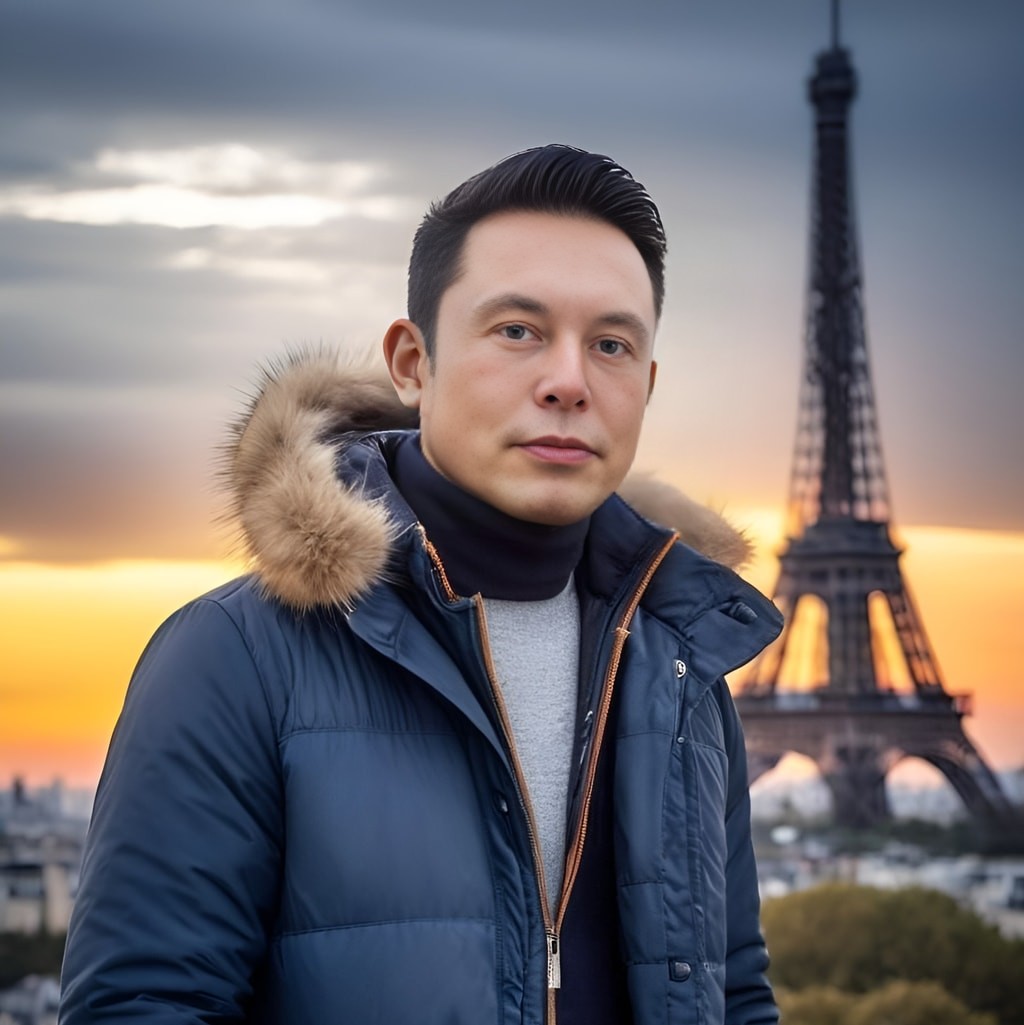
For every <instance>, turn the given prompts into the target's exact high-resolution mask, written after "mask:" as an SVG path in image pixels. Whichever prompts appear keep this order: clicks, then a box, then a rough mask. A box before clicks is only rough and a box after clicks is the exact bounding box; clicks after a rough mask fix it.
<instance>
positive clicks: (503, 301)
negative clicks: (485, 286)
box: [473, 292, 549, 319]
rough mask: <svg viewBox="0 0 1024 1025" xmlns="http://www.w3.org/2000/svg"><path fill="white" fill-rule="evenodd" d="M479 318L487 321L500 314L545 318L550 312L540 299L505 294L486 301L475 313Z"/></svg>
mask: <svg viewBox="0 0 1024 1025" xmlns="http://www.w3.org/2000/svg"><path fill="white" fill-rule="evenodd" d="M473 312H474V314H475V315H476V316H477V317H480V318H482V319H486V318H487V317H493V316H496V315H497V314H499V313H535V314H537V315H538V316H545V315H546V314H547V313H548V312H549V310H548V307H547V306H545V305H544V303H542V302H541V301H540V300H539V299H531V298H530V297H529V296H528V295H520V294H519V293H518V292H504V293H502V294H501V295H496V296H494V297H493V298H491V299H485V300H484V301H483V302H482V303H480V305H479V306H477V308H476V309H475V310H474V311H473Z"/></svg>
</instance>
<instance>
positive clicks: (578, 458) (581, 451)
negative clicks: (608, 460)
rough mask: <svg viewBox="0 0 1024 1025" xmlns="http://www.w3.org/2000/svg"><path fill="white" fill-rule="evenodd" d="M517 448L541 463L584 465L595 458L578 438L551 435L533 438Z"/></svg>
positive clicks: (591, 451)
mask: <svg viewBox="0 0 1024 1025" xmlns="http://www.w3.org/2000/svg"><path fill="white" fill-rule="evenodd" d="M519 447H520V448H521V449H523V451H524V452H528V453H529V454H530V455H531V456H533V457H534V458H535V459H539V460H541V461H542V462H545V463H560V464H562V465H566V466H573V465H577V464H579V463H586V462H589V461H590V460H591V459H593V458H595V457H596V456H597V453H596V452H595V451H594V450H593V449H592V448H591V447H590V446H589V445H587V443H586V442H584V441H580V439H579V438H560V437H557V436H555V435H551V434H548V435H545V436H544V437H542V438H533V439H531V440H530V441H527V442H524V443H523V444H521V445H520V446H519Z"/></svg>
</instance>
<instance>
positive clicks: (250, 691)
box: [60, 382, 780, 1025]
mask: <svg viewBox="0 0 1024 1025" xmlns="http://www.w3.org/2000/svg"><path fill="white" fill-rule="evenodd" d="M271 384H272V386H274V383H273V382H272V383H271ZM271 390H272V389H271ZM300 405H302V403H300ZM306 407H308V409H309V410H313V411H314V414H315V415H314V418H313V421H312V423H311V424H306V425H305V426H304V427H302V428H301V430H300V429H298V428H296V433H295V434H294V436H292V435H291V434H288V432H287V431H286V432H285V436H284V437H282V435H281V433H280V432H279V431H278V432H276V433H275V432H273V431H272V432H271V434H270V435H268V437H272V439H273V443H274V444H275V445H277V446H279V447H283V449H284V450H286V451H285V454H284V455H283V456H282V457H281V458H287V460H289V461H290V462H294V460H295V458H296V454H295V452H294V451H292V446H293V443H294V445H296V446H298V447H299V448H301V449H302V452H303V453H304V454H305V455H309V454H310V453H312V455H313V456H317V457H320V456H322V455H323V452H325V451H326V452H327V453H329V456H330V458H329V460H328V461H327V462H326V463H324V462H323V460H322V459H321V462H320V463H316V464H315V466H314V470H312V471H310V472H311V473H312V474H313V476H314V477H315V476H316V474H317V473H320V474H321V475H322V474H323V473H328V474H329V475H330V477H331V478H332V480H333V479H334V475H335V474H337V475H338V477H337V479H338V480H339V481H341V482H342V487H341V488H337V485H334V486H335V487H336V488H337V490H338V491H339V495H340V498H339V500H340V501H342V502H344V503H349V502H351V503H353V508H355V509H356V510H357V512H356V513H354V515H356V516H362V517H364V518H365V517H367V516H369V518H370V520H372V521H373V522H364V523H361V524H360V525H359V529H360V530H364V529H365V530H366V531H369V532H370V533H371V534H372V533H373V532H374V531H376V532H377V535H378V537H379V538H381V539H383V547H382V548H381V551H380V552H378V553H376V555H374V554H373V553H370V554H369V555H368V554H367V542H366V538H365V537H364V536H361V539H360V542H359V549H358V551H357V553H356V554H357V555H359V557H360V558H363V559H364V562H363V563H362V564H360V565H358V566H356V567H355V568H354V569H353V566H352V563H353V559H354V556H353V555H352V553H351V552H346V551H345V550H344V544H341V542H340V541H339V538H338V537H336V536H334V535H333V534H329V536H325V535H324V534H323V532H322V531H321V533H320V534H318V535H316V536H314V533H315V532H314V533H310V532H309V531H307V532H306V533H302V531H301V530H299V529H298V528H295V529H292V530H291V533H290V535H289V536H288V537H287V538H285V539H284V540H283V541H282V539H281V538H280V537H279V536H278V535H277V534H275V533H274V529H276V527H275V526H272V528H271V529H270V530H269V531H268V530H267V529H266V528H265V527H264V526H260V521H261V518H264V519H266V521H267V522H269V523H271V524H272V525H278V524H279V523H280V521H281V512H282V510H281V507H280V505H279V504H277V505H275V503H280V502H286V503H287V502H294V501H295V500H296V499H295V491H296V487H299V488H301V485H295V484H294V483H291V484H288V485H287V486H286V487H284V488H283V490H281V489H279V490H277V491H275V490H274V487H275V486H276V483H277V482H272V481H269V480H268V477H267V476H265V475H264V470H260V471H259V472H258V473H256V475H255V476H254V478H253V479H252V481H248V480H243V481H242V486H241V492H242V493H243V494H242V497H241V498H240V503H241V505H242V506H243V508H240V512H241V514H242V517H243V521H245V522H246V529H247V530H248V532H249V537H250V541H251V542H252V543H253V546H254V548H255V549H256V551H255V553H254V554H255V555H256V556H257V558H258V560H259V567H260V572H259V573H258V574H257V575H254V576H251V577H246V578H242V579H240V580H237V581H235V582H233V583H230V584H228V585H226V586H224V587H222V588H220V589H219V590H217V591H215V592H213V593H211V594H208V595H206V596H205V597H203V598H200V599H198V600H197V601H195V602H193V603H191V604H190V605H188V606H186V607H185V608H184V609H182V610H181V611H179V612H178V613H176V614H175V615H174V616H172V617H171V619H170V620H168V622H167V623H165V624H164V625H163V626H162V627H161V628H160V630H159V631H158V633H157V634H156V636H155V637H154V638H153V640H152V642H151V643H150V645H149V647H148V648H147V650H146V652H145V653H144V655H143V657H142V659H141V661H140V664H139V666H138V669H137V671H136V673H135V676H134V677H133V680H132V683H131V686H130V688H129V691H128V696H127V699H126V702H125V707H124V710H123V713H122V715H121V718H120V720H119V722H118V725H117V728H116V730H115V734H114V737H113V740H112V743H111V748H110V753H109V756H108V760H107V764H106V766H105V769H104V772H103V777H102V780H101V784H100V788H99V792H98V795H97V799H96V805H95V810H94V818H93V822H92V826H91V830H90V837H89V842H88V847H87V852H86V858H85V862H84V866H83V873H82V880H81V886H80V890H79V895H78V899H77V902H76V906H75V910H74V916H73V920H72V924H71V930H70V934H69V941H68V948H67V954H66V959H65V966H64V975H63V997H62V1011H61V1019H60V1020H61V1022H63V1023H64V1025H85V1023H95V1022H115V1021H134V1020H139V1021H142V1020H144V1021H146V1022H150V1023H154V1025H156V1023H167V1025H170V1023H172V1022H173V1023H186V1022H242V1021H246V1022H273V1023H277V1025H306V1023H310V1025H313V1023H316V1025H323V1023H333V1022H337V1023H342V1022H344V1023H348V1022H352V1023H371V1022H381V1023H396V1025H397V1023H406V1022H408V1023H416V1025H435V1023H436V1025H441V1023H446V1025H448V1023H450V1025H490V1023H495V1025H497V1023H505V1025H512V1023H517V1025H518V1023H521V1022H522V1023H535V1025H540V1023H542V1022H546V1021H547V1022H550V1021H551V1020H552V1016H553V1015H552V1009H551V1007H550V1006H549V1004H550V1003H551V1001H550V1000H549V996H550V994H551V992H552V991H550V990H549V986H548V982H549V973H550V971H551V968H552V963H553V959H552V957H551V956H550V951H551V948H552V947H553V946H555V945H556V944H557V936H554V935H549V934H556V933H557V923H552V922H550V921H546V919H547V918H548V916H547V912H546V911H545V910H544V909H543V906H542V901H541V899H540V894H539V884H538V876H537V871H536V870H535V857H534V851H533V842H532V837H531V830H530V822H529V818H528V815H527V812H526V807H525V804H524V801H523V799H522V797H521V792H520V788H519V784H518V780H517V775H516V772H515V762H514V757H513V756H512V754H511V752H510V747H509V743H508V740H507V737H506V735H505V729H504V725H503V717H502V712H501V705H500V699H497V698H496V696H495V693H494V685H493V681H492V679H491V674H490V673H489V671H488V657H487V645H486V623H485V619H484V617H483V614H482V605H481V602H480V600H479V599H478V598H477V599H473V598H460V597H458V596H455V595H453V594H452V593H451V592H450V589H449V588H448V587H447V585H446V581H445V578H444V574H443V567H441V566H440V564H439V562H438V560H437V558H436V555H435V553H433V551H432V549H431V546H430V544H429V541H428V540H427V539H426V538H425V537H424V535H423V533H422V531H421V530H420V529H419V528H418V526H417V525H416V523H415V521H414V520H413V518H412V514H411V511H410V510H409V509H408V507H407V506H406V505H405V503H404V502H403V501H402V500H401V498H400V496H398V494H397V492H395V491H394V489H393V487H392V485H391V483H390V478H389V476H388V458H389V452H390V451H391V449H392V447H393V444H394V442H395V439H396V435H394V434H388V433H383V434H376V435H366V436H362V437H360V438H358V439H354V438H351V437H348V438H344V439H343V438H341V437H340V436H338V435H337V434H336V433H334V434H332V433H331V431H332V430H335V431H336V428H337V427H338V425H337V424H336V423H328V424H326V425H325V423H324V422H323V417H322V411H323V407H324V403H322V402H319V401H310V402H306V403H305V405H304V408H306ZM274 415H275V416H276V415H277V414H274ZM285 418H286V421H287V426H288V429H289V430H291V428H292V427H294V426H295V420H296V417H295V415H294V410H289V411H288V412H287V414H286V417H285ZM299 419H301V417H299ZM259 426H260V424H259V421H258V417H257V418H256V425H255V427H254V425H253V421H250V423H249V426H248V427H247V430H248V431H250V432H252V431H253V430H255V429H257V428H259ZM342 426H344V424H343V425H342ZM325 430H326V433H325ZM244 444H248V442H244V441H243V447H244ZM262 446H263V442H259V444H258V445H257V449H258V452H259V454H260V459H258V460H257V462H259V463H260V465H262V466H263V467H264V468H265V470H266V473H267V474H269V475H270V476H274V475H275V474H276V473H277V471H276V470H275V469H274V466H273V464H274V459H275V458H276V457H275V456H273V455H271V456H268V455H267V452H266V450H264V449H263V447H262ZM305 455H304V456H303V458H305ZM243 458H244V454H243ZM314 462H315V460H314ZM310 465H314V464H310ZM325 466H326V467H327V468H328V469H326V470H325V469H324V467H325ZM316 467H319V468H318V469H317V468H316ZM244 473H245V468H244V466H243V468H242V470H240V471H239V474H241V475H242V476H243V477H244ZM261 488H262V489H263V490H262V491H260V490H259V489H261ZM254 494H255V497H254ZM268 495H269V497H268ZM282 496H283V497H282ZM300 504H301V503H300ZM346 508H348V507H347V506H346ZM268 510H270V511H268ZM336 517H337V510H334V512H333V513H332V514H331V515H330V516H329V517H328V519H329V520H330V524H331V530H333V529H334V526H336V523H335V519H336ZM374 517H376V519H374ZM341 518H342V519H344V517H341ZM305 529H306V528H305V527H303V528H302V530H305ZM328 533H329V532H328ZM253 539H255V541H254V540H253ZM279 542H280V543H281V544H283V545H284V548H283V549H281V548H275V547H274V546H275V544H278V543H279ZM336 542H337V543H338V544H341V548H340V549H339V548H337V547H335V548H332V547H331V546H332V544H335V543H336ZM301 545H306V546H307V547H309V546H310V545H312V546H314V547H316V546H317V545H318V546H319V548H317V550H316V551H315V552H313V553H312V554H310V555H308V556H307V558H308V563H304V562H303V561H302V559H303V556H302V555H301V553H298V552H297V549H296V547H295V546H301ZM289 546H291V547H289ZM332 557H334V558H335V559H336V561H337V563H338V566H340V569H338V568H337V567H335V569H337V572H334V569H332V568H331V567H332V563H331V559H332ZM374 557H376V559H377V561H376V562H374V561H373V559H374ZM275 560H277V562H278V563H280V566H281V570H280V572H279V573H277V575H275V569H274V564H275ZM296 560H297V562H296ZM325 567H326V568H325ZM338 573H341V574H342V575H343V576H344V580H342V581H341V582H340V583H339V577H338ZM332 574H333V575H332ZM346 574H347V575H346ZM360 574H361V576H360ZM577 586H578V590H579V594H580V598H581V613H582V629H583V636H584V637H585V638H590V639H592V640H593V644H590V645H588V652H587V653H585V654H584V657H583V659H582V660H581V662H582V664H581V674H582V675H581V702H582V704H581V713H582V714H581V720H580V721H581V723H586V730H587V737H586V739H585V741H584V739H583V738H581V740H580V741H579V745H580V755H581V761H582V764H583V766H584V769H583V771H582V772H581V773H580V779H579V784H578V786H577V789H576V793H575V794H574V795H573V803H572V809H571V822H572V823H573V824H574V826H573V831H571V832H570V836H573V835H574V836H575V837H576V844H575V845H570V854H569V857H570V869H569V870H568V871H567V873H566V876H567V880H571V878H572V869H571V865H572V858H573V857H574V856H575V854H574V847H575V848H578V849H582V847H583V845H584V844H585V842H586V822H587V814H588V807H589V804H588V802H589V799H590V794H589V792H588V788H589V785H590V783H591V781H592V779H593V776H592V773H591V772H590V770H589V768H588V767H589V766H592V765H594V764H596V757H597V753H598V752H599V750H600V749H601V748H602V745H614V751H615V759H614V778H613V780H612V782H611V786H612V808H613V814H614V864H615V880H616V893H617V898H616V899H617V902H618V915H619V920H620V923H621V933H622V935H621V938H620V939H621V949H622V952H623V958H624V961H625V964H626V979H627V983H628V989H629V999H630V1003H631V1006H632V1015H633V1020H634V1022H636V1023H637V1025H669V1023H698V1022H699V1023H721V1022H730V1023H736V1025H740V1023H750V1025H753V1023H761V1022H764V1023H770V1022H774V1021H776V1020H777V1015H776V1011H775V1006H774V1002H773V1000H772V998H771V992H770V990H769V988H768V986H767V984H766V982H765V979H764V974H763V973H764V970H765V968H766V964H767V957H766V953H765V949H764V943H763V940H762V937H761V933H760V928H759V922H758V901H757V885H756V877H755V869H754V861H753V854H752V849H751V843H750V828H749V801H748V795H747V776H746V768H745V758H744V749H743V739H742V734H741V731H740V726H739V722H738V720H737V717H736V712H735V709H734V707H733V703H732V700H731V698H730V696H729V692H728V689H727V687H726V685H725V683H724V682H723V674H724V673H726V672H728V671H729V670H731V669H733V668H735V667H736V666H737V665H739V664H741V663H742V662H744V661H746V660H748V659H749V658H751V657H752V656H753V655H754V654H755V653H756V652H757V651H758V650H760V648H761V647H763V646H764V645H765V644H766V643H767V642H768V641H770V640H771V639H772V638H773V637H774V636H775V634H776V633H777V632H778V629H779V626H780V618H779V615H778V613H777V611H776V610H775V608H774V606H773V605H772V604H771V603H770V602H769V601H767V599H765V598H764V597H762V596H761V595H760V594H758V593H757V592H756V591H754V590H753V589H752V588H750V587H749V586H748V585H746V584H745V583H744V582H743V581H741V580H740V578H739V577H737V576H736V575H735V574H734V573H732V572H731V571H730V570H728V569H725V568H724V567H723V566H721V565H720V564H718V563H716V562H713V561H710V560H708V559H707V558H704V557H702V556H700V555H698V554H696V553H695V552H694V551H693V550H692V549H690V548H688V547H687V546H685V545H683V544H682V543H680V542H678V541H676V540H675V537H674V534H673V533H672V531H670V530H667V529H664V528H661V527H656V526H654V525H652V524H651V523H650V522H649V521H647V520H645V519H643V518H642V517H641V516H639V515H638V514H637V513H635V512H634V511H633V510H632V509H631V508H630V507H629V506H628V505H626V504H625V502H623V501H622V500H621V499H619V498H617V497H614V496H613V497H612V498H611V499H609V500H608V502H606V503H605V505H604V506H602V507H601V508H600V509H599V510H598V511H597V512H596V513H595V515H594V518H593V521H592V527H591V533H590V538H589V540H588V544H587V550H586V554H585V558H584V562H583V564H582V565H581V567H580V570H579V573H578V582H577ZM331 588H336V589H337V590H335V591H333V592H331V591H330V589H331ZM328 592H330V593H328ZM328 598H330V600H327V599H328ZM613 700H614V702H615V707H616V715H615V716H614V717H613V718H609V716H608V710H609V708H610V706H611V703H612V701H613ZM587 712H592V713H593V714H592V715H587V714H586V713H587ZM609 723H610V724H611V725H610V727H609V730H608V732H607V733H606V732H605V726H606V725H608V724H609ZM576 853H578V850H577V851H576ZM569 885H571V883H570V884H569Z"/></svg>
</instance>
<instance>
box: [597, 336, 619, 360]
mask: <svg viewBox="0 0 1024 1025" xmlns="http://www.w3.org/2000/svg"><path fill="white" fill-rule="evenodd" d="M597 347H598V349H599V350H600V351H601V352H602V353H603V354H604V355H605V356H618V355H619V353H621V352H625V349H626V347H625V346H624V345H623V344H622V342H620V341H619V340H618V339H617V338H602V339H601V340H600V341H599V342H598V343H597Z"/></svg>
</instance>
